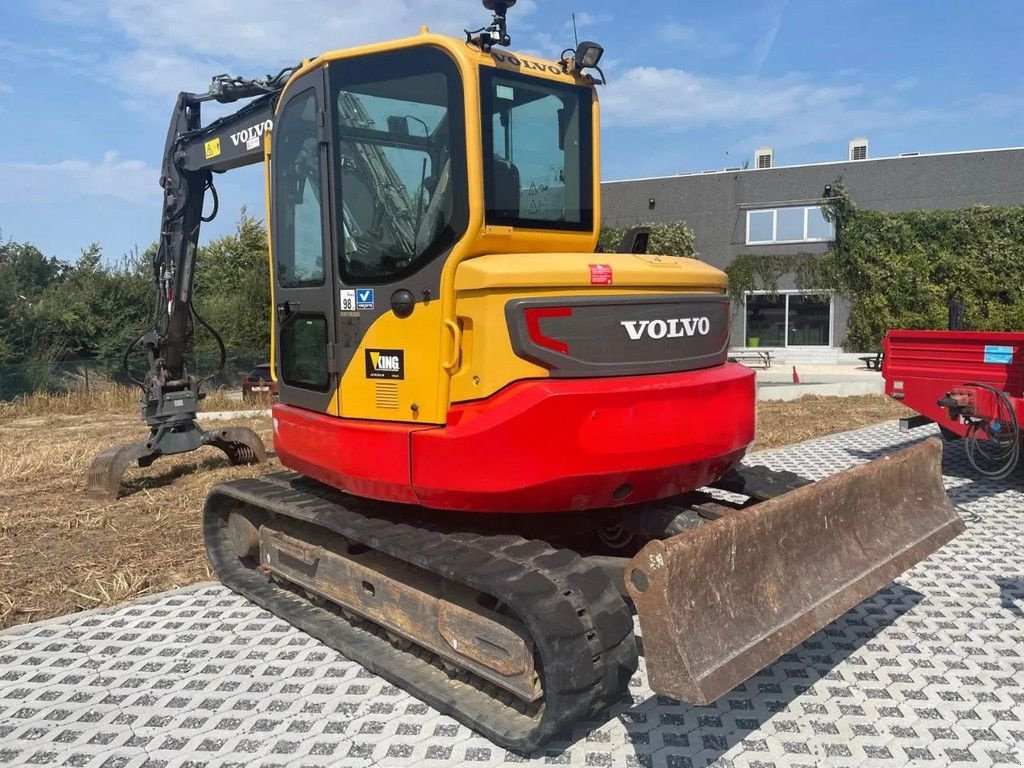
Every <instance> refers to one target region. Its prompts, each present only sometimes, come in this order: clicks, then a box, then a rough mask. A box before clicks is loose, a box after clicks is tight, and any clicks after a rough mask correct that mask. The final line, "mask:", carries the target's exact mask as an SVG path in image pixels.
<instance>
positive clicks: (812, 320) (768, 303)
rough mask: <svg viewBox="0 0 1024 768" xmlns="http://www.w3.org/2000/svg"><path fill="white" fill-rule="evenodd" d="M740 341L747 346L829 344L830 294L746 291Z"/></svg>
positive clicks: (817, 345)
mask: <svg viewBox="0 0 1024 768" xmlns="http://www.w3.org/2000/svg"><path fill="white" fill-rule="evenodd" d="M745 303H746V307H745V327H744V334H743V335H744V344H745V346H747V347H828V346H831V345H832V297H831V296H822V295H821V294H816V293H801V292H799V291H789V292H779V293H776V294H774V295H771V294H768V293H748V294H747V295H746V302H745Z"/></svg>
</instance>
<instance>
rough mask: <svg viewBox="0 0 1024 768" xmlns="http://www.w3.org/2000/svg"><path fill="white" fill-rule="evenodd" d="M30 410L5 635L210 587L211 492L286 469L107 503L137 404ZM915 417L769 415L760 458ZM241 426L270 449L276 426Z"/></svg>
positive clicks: (810, 406)
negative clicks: (92, 469) (95, 460)
mask: <svg viewBox="0 0 1024 768" xmlns="http://www.w3.org/2000/svg"><path fill="white" fill-rule="evenodd" d="M231 405H234V406H235V407H237V406H238V405H239V403H238V402H237V401H233V402H232V403H231ZM23 407H24V408H25V409H26V410H27V413H26V412H21V413H17V412H11V411H7V412H5V413H4V414H2V415H0V628H2V627H7V626H12V625H14V624H20V623H23V622H27V621H33V620H37V619H43V618H47V617H49V616H56V615H60V614H65V613H70V612H73V611H78V610H82V609H87V608H96V607H99V606H107V605H112V604H115V603H118V602H121V601H124V600H128V599H131V598H134V597H138V596H140V595H145V594H148V593H152V592H159V591H163V590H166V589H172V588H174V587H178V586H183V585H186V584H190V583H193V582H196V581H201V580H205V579H209V578H211V576H212V574H211V573H210V570H209V567H208V565H207V561H206V555H205V553H204V551H203V547H202V535H201V527H200V509H201V508H202V504H203V499H204V498H205V496H206V493H207V489H208V488H209V487H210V485H211V484H213V483H216V482H220V481H223V480H227V479H231V478H237V477H245V476H251V475H256V474H260V473H263V472H268V471H273V470H275V469H279V468H280V466H279V464H278V463H277V461H276V459H273V458H272V459H271V461H269V462H267V463H266V464H264V465H262V466H257V467H232V466H229V465H228V463H227V460H226V459H225V457H224V455H223V454H222V453H220V452H219V451H217V450H215V449H212V448H203V449H201V450H199V451H197V452H195V453H191V454H185V455H183V456H177V457H171V458H167V459H160V460H159V461H157V462H156V463H155V464H154V465H153V466H152V467H150V468H148V469H132V470H130V471H129V472H128V474H127V475H126V493H125V495H123V496H122V497H121V498H120V499H119V500H117V501H114V502H105V501H96V500H94V499H90V498H87V497H86V496H85V495H84V494H83V492H82V489H83V476H84V474H85V471H86V468H87V467H88V465H89V462H90V461H91V460H92V457H93V456H94V455H95V454H96V453H98V452H99V451H100V450H101V449H103V448H105V447H107V446H108V445H112V444H115V443H122V442H129V441H133V440H137V439H139V438H141V437H142V436H143V435H144V427H143V425H142V424H141V422H140V421H139V420H138V417H137V416H135V415H133V414H134V402H131V403H129V404H127V405H125V403H124V402H123V401H119V402H118V403H117V407H110V408H108V409H107V410H106V411H103V410H101V409H100V408H99V406H98V405H97V404H96V402H95V401H90V410H89V411H88V412H87V413H85V414H79V415H67V414H65V413H62V411H61V409H63V408H69V407H71V401H70V400H69V401H54V400H53V399H49V400H38V401H34V404H26V405H25V406H23ZM33 409H36V410H33ZM904 412H905V409H903V408H902V407H901V406H899V405H897V404H896V403H893V402H891V401H889V400H887V399H885V398H883V397H881V396H867V397H849V398H828V397H808V398H804V399H803V400H800V401H796V402H791V403H781V402H778V403H777V402H771V403H761V404H759V407H758V441H757V446H758V447H759V448H770V447H775V446H778V445H784V444H786V443H791V442H796V441H799V440H806V439H808V438H811V437H818V436H820V435H824V434H828V433H831V432H838V431H842V430H846V429H853V428H855V427H859V426H865V425H867V424H873V423H876V422H879V421H885V420H891V419H894V418H897V417H898V416H900V415H903V413H904ZM238 423H239V424H243V425H245V426H249V427H251V428H253V429H255V430H256V431H257V432H258V433H259V434H260V436H261V437H262V438H263V439H264V440H265V441H266V442H267V444H268V446H269V445H270V440H271V436H270V424H269V419H252V420H248V421H239V422H238Z"/></svg>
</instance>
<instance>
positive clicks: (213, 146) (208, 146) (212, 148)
mask: <svg viewBox="0 0 1024 768" xmlns="http://www.w3.org/2000/svg"><path fill="white" fill-rule="evenodd" d="M203 149H204V150H205V151H206V159H207V160H212V159H213V158H215V157H217V156H218V155H220V139H210V140H209V141H208V142H206V143H205V144H203Z"/></svg>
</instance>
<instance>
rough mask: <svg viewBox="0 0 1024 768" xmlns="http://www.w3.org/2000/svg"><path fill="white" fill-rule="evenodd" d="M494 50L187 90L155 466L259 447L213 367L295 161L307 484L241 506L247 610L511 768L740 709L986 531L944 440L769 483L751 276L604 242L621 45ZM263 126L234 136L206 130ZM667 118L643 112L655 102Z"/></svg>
mask: <svg viewBox="0 0 1024 768" xmlns="http://www.w3.org/2000/svg"><path fill="white" fill-rule="evenodd" d="M514 4H515V0H484V1H483V5H484V7H485V9H487V10H488V11H489V12H490V13H491V14H492V18H491V20H490V22H489V23H488V24H487V26H485V27H482V28H481V29H478V30H475V31H467V33H466V37H465V39H461V38H452V37H447V36H443V35H438V34H433V33H430V32H429V31H428V30H427V28H425V27H424V28H423V29H421V31H420V33H419V34H417V35H414V36H412V37H408V38H406V39H401V40H396V41H392V42H388V43H383V44H377V45H366V46H361V47H356V48H351V49H346V50H338V51H331V52H328V53H324V54H322V55H319V56H316V57H314V58H310V59H305V60H303V61H301V63H299V64H298V65H297V66H296V67H294V68H288V69H286V70H284V71H282V72H280V73H278V74H277V75H274V76H268V77H266V78H262V79H251V80H250V79H243V78H238V77H230V76H226V75H222V76H218V77H216V78H214V80H213V83H212V85H211V88H210V91H209V92H208V93H205V94H193V93H182V94H181V95H180V96H179V98H178V100H177V104H176V106H175V109H174V112H173V117H172V120H171V125H170V129H169V132H168V136H167V144H166V151H165V156H164V160H163V165H162V175H161V184H162V186H163V189H164V202H163V214H162V224H161V233H160V240H159V248H158V251H157V253H156V255H155V257H154V260H153V270H154V272H153V275H154V283H155V285H156V300H155V312H154V321H153V323H152V325H151V326H150V327H149V328H148V329H147V330H146V331H145V332H144V333H143V334H141V335H140V337H139V340H138V344H139V345H142V346H144V347H145V348H146V350H147V352H148V355H149V363H150V365H149V372H148V373H147V374H146V376H145V378H144V379H142V380H140V381H139V384H140V386H141V388H142V390H143V395H142V398H141V403H142V415H143V416H144V417H145V419H146V422H147V424H148V426H149V429H150V432H149V436H148V438H147V439H146V440H144V441H141V442H138V443H133V444H131V445H127V446H112V447H111V448H109V449H107V450H105V451H103V452H102V453H101V454H100V455H99V456H97V458H96V460H95V461H94V463H93V465H92V467H91V468H90V470H89V474H88V478H87V486H88V490H89V492H91V493H94V494H97V495H105V496H107V497H116V496H117V494H118V492H119V489H120V487H121V481H122V475H123V473H124V472H125V470H126V469H127V468H128V467H129V466H130V465H132V464H133V463H135V464H137V465H139V466H148V465H149V464H151V463H152V462H153V461H155V460H156V459H158V458H159V457H161V456H167V455H173V454H175V453H181V452H184V451H189V450H194V449H195V448H198V447H200V446H204V445H206V446H214V447H218V448H220V449H222V450H224V451H225V452H226V453H227V455H228V457H229V459H230V460H231V461H232V462H235V463H242V462H255V461H260V460H262V459H264V457H265V455H266V454H265V448H264V446H263V444H262V442H261V441H260V439H259V437H258V436H257V435H256V434H255V433H253V432H251V431H249V430H245V429H240V428H226V429H219V430H211V431H206V430H204V429H203V428H201V427H200V426H199V424H198V422H197V411H198V404H199V401H200V399H201V397H202V393H201V385H202V380H201V379H199V378H198V377H197V375H196V374H195V373H194V372H192V371H190V370H189V369H188V366H187V359H186V358H187V355H186V350H187V346H188V344H189V340H190V339H191V338H192V336H193V334H194V333H195V332H197V330H198V328H199V326H205V325H206V324H205V322H204V321H202V319H201V318H200V317H199V316H198V315H196V313H195V312H194V310H193V308H192V285H193V283H192V280H193V274H194V272H195V270H196V269H197V268H201V264H196V254H197V250H196V245H197V242H198V236H199V230H200V226H201V223H202V222H204V221H207V220H209V218H210V217H211V216H210V215H205V214H204V201H205V200H206V199H207V193H211V195H212V197H213V201H214V206H216V193H215V189H214V184H213V179H214V175H215V174H218V173H222V172H225V171H229V170H231V169H234V168H238V167H241V166H245V165H251V164H256V163H263V164H264V168H265V176H266V194H267V220H268V230H269V243H270V273H271V283H272V302H273V307H272V309H273V311H272V318H271V340H272V346H271V359H272V367H273V370H274V376H275V379H276V381H277V383H278V389H279V394H280V402H279V403H277V404H275V405H274V406H273V410H272V423H273V441H274V448H275V450H276V453H277V456H278V458H279V460H280V462H281V464H282V465H283V466H284V467H285V468H286V469H287V471H284V472H277V473H271V474H264V475H261V476H257V477H252V478H248V479H240V480H234V481H230V482H226V483H222V484H219V485H216V486H214V487H213V488H212V489H211V490H210V492H209V495H208V497H207V499H206V502H205V505H204V509H203V530H204V539H205V544H206V548H207V551H208V555H209V558H210V560H211V562H212V564H213V567H214V569H215V571H216V573H217V575H218V577H219V578H220V579H221V580H222V582H223V583H224V584H225V585H226V586H227V587H229V588H230V589H232V590H234V591H236V592H238V593H239V594H241V595H243V596H245V597H246V598H248V599H250V600H252V601H253V602H255V603H256V604H258V605H260V606H262V607H264V608H265V609H267V610H268V611H270V612H272V613H274V614H276V615H277V616H279V617H281V618H283V619H285V620H286V621H288V622H289V623H291V624H292V625H294V626H295V627H297V628H299V629H300V630H303V631H305V632H307V633H309V634H311V635H312V636H314V637H316V638H318V639H319V640H320V641H322V642H324V643H325V644H327V645H328V646H330V647H332V648H334V649H336V650H338V651H339V652H340V653H342V654H343V655H345V656H347V657H348V658H350V659H352V660H354V661H356V662H358V663H359V664H361V665H363V666H364V667H366V668H367V669H369V670H371V671H373V672H375V673H378V674H379V675H381V676H382V677H384V678H386V679H387V680H389V681H392V682H393V683H395V684H396V685H398V686H400V687H402V688H404V689H406V690H407V691H409V692H411V693H412V694H413V695H415V696H416V697H418V698H420V699H421V700H423V701H425V702H427V703H429V704H430V705H431V706H433V707H435V708H436V709H437V710H439V711H440V712H442V713H445V714H447V715H450V716H452V717H454V718H455V719H457V720H458V721H460V722H462V723H464V724H466V725H467V726H469V727H470V728H472V729H474V730H476V731H477V732H479V733H481V734H483V735H485V736H486V737H488V738H490V739H491V740H492V741H493V742H495V743H496V744H499V745H502V746H504V747H506V748H509V749H512V750H516V751H520V752H529V751H531V750H534V749H535V748H537V747H538V746H540V745H542V744H544V743H545V742H547V741H548V740H550V739H551V738H553V737H555V736H556V735H558V734H562V733H564V732H565V731H566V730H567V729H570V728H571V726H573V725H574V724H576V723H580V722H591V723H592V722H595V721H599V720H600V718H602V717H605V716H606V715H605V713H606V712H607V710H608V709H609V708H610V707H612V706H613V705H614V704H616V702H619V701H620V700H621V699H622V698H623V696H624V694H625V692H626V690H627V686H628V682H629V680H630V678H631V677H632V676H633V675H634V673H635V672H636V670H637V666H638V648H639V647H640V639H639V638H638V636H637V631H636V629H635V625H634V614H635V615H636V616H638V617H639V635H640V637H642V653H643V655H644V657H645V663H646V667H647V672H648V678H649V683H650V686H651V688H652V689H653V690H654V691H656V692H657V693H659V694H663V695H666V696H670V697H674V698H676V699H679V700H681V701H685V702H691V703H694V704H708V703H709V702H712V701H714V700H715V699H716V698H717V697H719V696H721V695H723V694H724V693H726V692H728V691H729V690H731V689H732V688H734V687H735V686H737V685H739V684H740V683H742V682H743V681H744V680H746V679H747V678H749V677H750V676H751V675H753V674H755V673H756V672H757V671H758V670H760V669H761V668H763V667H765V666H766V665H768V664H770V663H772V662H773V661H774V660H775V659H777V658H778V657H779V656H780V655H782V654H784V653H786V652H787V651H789V650H790V649H792V648H793V647H795V646H796V645H798V644H799V643H800V642H802V641H803V640H805V639H806V638H808V637H809V636H811V635H812V634H813V633H815V632H816V631H818V630H819V629H821V628H822V627H824V626H825V625H827V624H828V623H829V622H831V621H833V620H834V619H836V618H837V617H839V616H841V615H842V614H843V613H844V612H845V611H847V610H849V609H850V608H851V607H853V606H855V605H856V604H858V603H859V602H860V601H861V600H863V599H865V598H866V597H868V596H870V595H872V594H874V593H875V592H876V591H878V590H879V589H881V588H883V587H884V586H885V585H886V584H888V583H889V582H890V581H892V580H893V579H895V578H896V577H898V576H899V575H900V574H901V573H903V572H904V571H906V570H907V569H908V568H910V567H911V566H913V565H914V564H915V563H917V562H918V561H920V560H921V559H922V558H925V557H927V556H929V555H930V554H932V553H933V552H935V551H936V550H937V549H939V548H940V547H941V546H943V545H944V544H945V543H946V542H948V541H950V540H951V539H952V538H954V537H955V536H957V535H958V534H959V533H960V532H961V531H963V529H964V524H963V522H962V521H961V519H960V518H959V516H958V515H957V513H956V511H955V510H954V508H953V507H952V505H951V504H950V502H949V500H948V498H947V497H946V495H945V492H944V490H943V486H942V482H941V467H940V451H941V448H940V446H939V444H938V442H937V441H934V440H929V441H924V442H921V443H919V444H915V445H913V446H911V447H909V448H906V449H904V450H902V451H901V452H898V453H894V454H892V455H889V456H885V457H882V458H879V459H876V460H875V461H872V462H870V463H867V464H864V465H861V466H857V467H854V468H853V469H849V470H846V471H844V472H842V473H839V474H837V475H834V476H832V477H828V478H826V479H823V480H819V481H817V482H809V481H808V480H806V479H804V478H801V477H798V476H796V475H794V474H791V473H784V472H771V471H769V470H766V469H764V468H757V467H748V466H745V465H744V464H743V463H741V459H743V457H744V455H745V454H746V452H747V450H748V449H749V447H750V446H751V444H752V442H753V438H754V421H755V415H754V405H755V381H754V373H753V372H752V371H751V370H749V369H748V368H746V367H744V366H742V365H739V364H737V363H731V362H729V361H728V344H729V330H728V326H729V314H730V306H729V298H728V293H727V283H726V277H725V275H724V274H723V273H722V272H720V271H719V270H717V269H715V268H713V267H711V266H709V265H707V264H704V263H702V262H700V261H697V260H694V259H688V258H678V257H672V256H660V255H657V254H650V253H647V252H646V251H647V248H646V240H647V238H646V233H645V232H644V231H643V230H642V229H638V230H636V231H634V232H632V233H631V234H630V235H629V236H627V238H626V239H625V240H624V241H623V243H622V245H620V246H619V248H618V250H617V251H616V252H605V251H603V250H601V249H600V248H599V247H598V234H599V226H600V220H601V210H600V185H599V179H600V173H599V138H598V137H599V112H598V99H597V93H598V89H599V87H600V85H602V84H603V82H604V75H603V73H602V72H601V70H600V67H599V63H600V58H601V54H602V48H601V46H599V45H597V44H595V43H593V42H590V41H584V42H581V43H579V44H578V45H577V46H576V47H575V48H571V49H568V48H567V49H566V50H565V51H563V53H562V55H561V57H560V58H559V59H557V60H556V59H551V60H547V59H542V58H538V57H536V56H532V55H526V54H519V53H513V52H511V51H510V50H509V46H510V43H511V39H510V35H509V33H508V26H507V11H508V10H509V8H510V7H512V6H513V5H514ZM211 100H215V101H218V102H221V103H234V102H239V101H244V104H243V105H242V106H241V107H240V108H238V109H237V111H235V112H234V113H232V114H229V115H226V116H224V117H221V118H219V119H216V120H213V121H211V122H209V123H208V124H205V125H204V124H203V121H202V116H201V107H202V104H203V103H205V102H208V101H211ZM638 108H642V107H639V106H638Z"/></svg>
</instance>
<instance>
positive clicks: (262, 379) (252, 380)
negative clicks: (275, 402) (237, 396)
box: [242, 363, 277, 401]
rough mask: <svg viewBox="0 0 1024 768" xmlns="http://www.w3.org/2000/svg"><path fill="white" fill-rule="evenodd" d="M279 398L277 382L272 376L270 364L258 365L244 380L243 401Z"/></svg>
mask: <svg viewBox="0 0 1024 768" xmlns="http://www.w3.org/2000/svg"><path fill="white" fill-rule="evenodd" d="M268 396H269V397H273V398H275V399H276V398H277V382H276V381H274V380H273V379H272V378H271V376H270V363H264V364H263V365H257V366H256V367H255V368H253V369H252V370H251V371H249V373H247V374H246V375H245V377H244V378H243V379H242V399H243V400H250V401H251V400H263V399H266V398H267V397H268Z"/></svg>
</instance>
